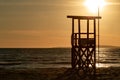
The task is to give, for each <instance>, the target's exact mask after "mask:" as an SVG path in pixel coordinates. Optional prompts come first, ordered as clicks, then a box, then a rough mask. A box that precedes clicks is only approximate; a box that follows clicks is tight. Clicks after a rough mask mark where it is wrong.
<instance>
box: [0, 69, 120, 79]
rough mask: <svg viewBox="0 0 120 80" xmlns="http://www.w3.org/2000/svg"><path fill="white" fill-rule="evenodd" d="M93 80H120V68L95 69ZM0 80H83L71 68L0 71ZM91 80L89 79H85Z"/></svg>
mask: <svg viewBox="0 0 120 80" xmlns="http://www.w3.org/2000/svg"><path fill="white" fill-rule="evenodd" d="M96 71H97V75H96V79H95V80H120V67H108V68H97V69H96ZM0 80H83V79H80V77H79V76H78V75H77V74H75V73H74V71H73V70H72V69H71V68H36V69H0ZM85 80H91V79H89V78H88V79H85Z"/></svg>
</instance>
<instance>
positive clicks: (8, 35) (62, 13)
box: [0, 0, 120, 48]
mask: <svg viewBox="0 0 120 80" xmlns="http://www.w3.org/2000/svg"><path fill="white" fill-rule="evenodd" d="M84 2H85V0H0V48H43V47H70V46H71V43H70V42H71V41H70V40H71V39H70V38H71V37H70V36H71V31H72V30H71V29H72V28H71V19H68V18H67V15H78V16H91V15H92V16H94V15H97V13H92V12H90V11H89V10H88V8H87V7H86V6H85V5H84V4H83V3H84ZM106 2H108V3H109V4H108V5H106V6H105V7H104V8H103V9H102V10H101V11H100V15H101V16H102V19H101V20H100V45H110V46H111V45H112V46H120V0H106Z"/></svg>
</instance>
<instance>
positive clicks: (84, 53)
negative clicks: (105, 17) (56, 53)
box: [67, 16, 101, 75]
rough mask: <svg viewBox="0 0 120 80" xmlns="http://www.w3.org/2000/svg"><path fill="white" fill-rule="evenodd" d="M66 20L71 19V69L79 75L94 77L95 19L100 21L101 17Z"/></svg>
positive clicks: (76, 17) (80, 17) (79, 17)
mask: <svg viewBox="0 0 120 80" xmlns="http://www.w3.org/2000/svg"><path fill="white" fill-rule="evenodd" d="M67 18H72V35H71V45H72V49H71V57H72V61H71V64H72V68H73V69H77V70H78V71H79V73H80V75H82V74H83V75H95V73H96V19H101V17H98V16H67ZM75 23H77V25H76V24H75ZM92 25H93V26H92Z"/></svg>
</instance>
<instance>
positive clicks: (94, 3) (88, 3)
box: [84, 0, 106, 13]
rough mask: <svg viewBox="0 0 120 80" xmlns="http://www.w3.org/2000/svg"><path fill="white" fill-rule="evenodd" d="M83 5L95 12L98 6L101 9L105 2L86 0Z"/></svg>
mask: <svg viewBox="0 0 120 80" xmlns="http://www.w3.org/2000/svg"><path fill="white" fill-rule="evenodd" d="M84 5H85V6H87V7H88V9H89V10H90V11H91V12H94V13H95V12H97V11H98V8H99V9H102V8H103V7H104V6H105V5H106V2H105V1H104V0H86V1H85V3H84Z"/></svg>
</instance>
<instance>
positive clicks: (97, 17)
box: [67, 15, 101, 19]
mask: <svg viewBox="0 0 120 80" xmlns="http://www.w3.org/2000/svg"><path fill="white" fill-rule="evenodd" d="M67 18H74V19H101V17H100V16H73V15H68V16H67Z"/></svg>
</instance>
